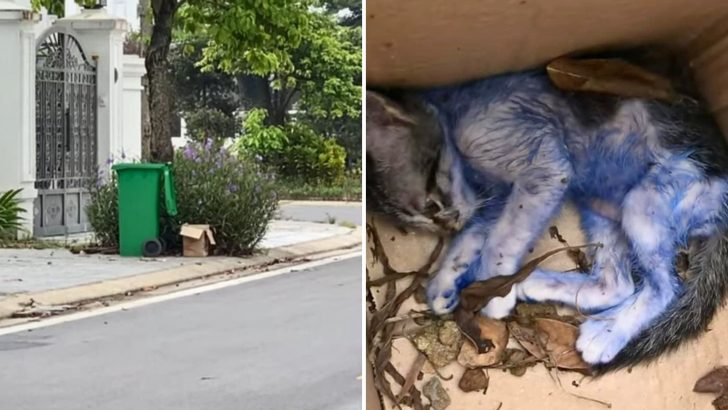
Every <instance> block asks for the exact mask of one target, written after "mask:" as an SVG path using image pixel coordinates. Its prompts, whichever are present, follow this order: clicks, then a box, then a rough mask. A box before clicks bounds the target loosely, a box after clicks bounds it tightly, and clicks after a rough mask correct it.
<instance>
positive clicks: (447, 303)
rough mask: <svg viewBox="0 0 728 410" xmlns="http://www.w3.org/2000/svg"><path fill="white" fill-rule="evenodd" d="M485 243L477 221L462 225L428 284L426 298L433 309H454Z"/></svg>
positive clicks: (474, 268) (441, 311)
mask: <svg viewBox="0 0 728 410" xmlns="http://www.w3.org/2000/svg"><path fill="white" fill-rule="evenodd" d="M484 243H485V233H484V230H483V227H482V226H480V225H478V224H473V225H471V226H470V227H467V228H465V230H463V231H462V232H461V233H460V234H458V235H457V236H456V237H455V239H453V242H452V243H451V245H450V248H449V249H448V252H447V255H446V256H445V259H444V260H443V262H442V264H441V265H440V269H439V270H438V271H437V272H436V273H435V275H434V276H433V277H432V278H430V281H429V283H428V284H427V301H428V304H429V305H430V308H431V309H432V311H433V312H435V313H436V314H439V315H442V314H446V313H450V312H451V311H452V310H453V309H455V307H456V306H457V304H458V300H459V299H458V296H459V294H460V291H461V290H463V289H464V288H465V287H466V286H468V285H470V284H471V283H472V282H473V281H474V280H475V277H476V276H477V273H476V271H477V270H479V269H480V253H481V252H482V249H483V244H484Z"/></svg>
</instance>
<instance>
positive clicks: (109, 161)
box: [106, 155, 114, 165]
mask: <svg viewBox="0 0 728 410" xmlns="http://www.w3.org/2000/svg"><path fill="white" fill-rule="evenodd" d="M113 163H114V156H113V155H112V156H110V157H109V159H107V160H106V165H111V164H113Z"/></svg>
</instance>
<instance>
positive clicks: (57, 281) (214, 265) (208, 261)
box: [0, 221, 361, 319]
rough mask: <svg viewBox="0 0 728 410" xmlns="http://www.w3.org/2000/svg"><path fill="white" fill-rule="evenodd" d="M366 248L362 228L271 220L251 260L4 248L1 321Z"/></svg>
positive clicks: (0, 265)
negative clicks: (32, 306) (29, 310)
mask: <svg viewBox="0 0 728 410" xmlns="http://www.w3.org/2000/svg"><path fill="white" fill-rule="evenodd" d="M360 244H361V229H360V228H358V227H357V228H356V229H351V228H346V227H342V226H338V225H333V224H322V223H313V222H303V221H272V222H271V225H270V227H269V230H268V233H267V234H266V236H265V238H264V239H263V241H262V242H261V245H260V248H262V249H263V250H264V251H263V252H262V253H261V254H259V255H255V256H252V257H247V258H233V257H208V258H183V257H162V258H122V257H120V256H118V255H73V254H71V253H70V252H69V251H68V250H66V249H46V250H33V249H0V319H3V318H7V317H11V316H12V315H13V314H14V313H15V312H17V311H19V310H22V309H23V307H24V305H27V304H28V303H29V302H30V301H31V299H32V300H33V301H34V302H35V303H36V304H38V305H46V306H53V305H63V304H71V303H77V302H81V301H87V300H93V299H98V298H104V297H109V296H114V295H121V294H124V293H128V292H134V291H136V290H140V289H145V288H150V287H159V286H166V285H171V284H174V283H179V282H184V281H189V280H194V279H198V278H201V277H206V276H209V275H214V274H218V273H222V272H228V271H237V270H243V269H245V270H246V271H247V270H249V271H250V272H251V273H252V272H254V271H255V270H256V268H257V267H261V266H265V265H267V264H271V263H275V262H276V261H280V260H285V259H291V258H302V257H307V256H310V255H315V254H317V253H323V252H328V251H334V250H338V249H347V248H355V247H357V246H358V245H360Z"/></svg>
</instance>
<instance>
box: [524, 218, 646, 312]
mask: <svg viewBox="0 0 728 410" xmlns="http://www.w3.org/2000/svg"><path fill="white" fill-rule="evenodd" d="M581 224H582V227H583V228H584V230H585V231H586V233H587V237H588V238H589V242H590V243H599V244H601V247H600V248H599V249H597V250H596V251H595V252H594V260H593V264H592V267H591V272H590V273H589V274H584V273H566V272H553V271H547V270H542V269H537V270H536V271H534V272H533V273H532V274H531V275H530V276H529V277H528V278H527V279H526V280H525V281H524V282H523V283H521V284H520V285H519V286H518V298H519V299H520V300H523V301H527V302H558V303H563V304H566V305H569V306H572V307H576V308H578V309H579V310H580V311H581V312H585V313H586V312H596V311H601V310H604V309H607V308H610V307H612V306H615V305H617V304H619V303H621V302H622V301H624V300H625V299H626V298H628V297H629V296H630V295H631V294H632V293H633V292H634V282H633V281H632V275H631V264H630V256H629V244H628V243H627V238H626V236H625V234H624V232H623V231H622V228H621V226H620V224H619V222H618V221H615V220H612V219H609V218H606V217H604V216H601V215H599V214H597V213H595V212H593V211H592V210H590V209H588V208H582V209H581Z"/></svg>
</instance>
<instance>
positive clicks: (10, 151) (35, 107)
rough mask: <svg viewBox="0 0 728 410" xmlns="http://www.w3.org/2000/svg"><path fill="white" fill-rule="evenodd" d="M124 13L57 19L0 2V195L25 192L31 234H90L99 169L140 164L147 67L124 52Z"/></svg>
mask: <svg viewBox="0 0 728 410" xmlns="http://www.w3.org/2000/svg"><path fill="white" fill-rule="evenodd" d="M120 3H125V5H126V2H120ZM129 3H131V2H129ZM133 7H136V6H135V5H134V6H133ZM128 9H129V7H128V6H127V7H117V9H116V11H114V12H113V13H115V14H110V13H108V12H107V10H104V9H98V10H79V9H78V8H76V9H75V10H78V13H75V14H70V10H71V9H68V10H69V14H67V16H66V17H63V18H60V19H57V18H56V17H55V16H49V15H47V14H37V13H33V12H32V11H31V8H30V1H29V0H0V50H3V53H4V57H5V59H4V62H3V64H2V65H0V89H2V90H3V92H2V93H0V124H2V133H1V134H0V135H1V138H0V192H4V191H7V190H10V189H17V188H22V189H23V191H22V193H21V198H22V201H23V202H22V204H23V207H24V208H25V209H26V210H27V214H26V215H25V217H26V218H27V221H26V224H25V230H26V231H27V232H28V233H30V234H33V235H35V236H51V235H63V234H69V233H75V232H84V231H88V230H89V229H90V227H89V225H88V221H87V219H86V216H85V212H84V208H85V204H86V201H87V197H88V195H87V190H86V186H88V184H89V183H91V182H92V181H94V180H95V178H96V176H97V169H98V170H100V171H101V172H104V173H105V175H108V172H109V166H108V163H107V161H108V159H109V158H111V157H116V158H118V157H119V156H121V155H122V154H123V155H125V156H126V157H128V158H135V157H136V158H138V157H140V156H141V91H142V87H141V77H142V76H143V75H144V62H143V60H142V59H141V58H139V57H137V56H125V55H124V54H123V41H124V37H125V35H126V33H127V32H128V30H129V24H128V23H127V20H126V18H125V17H126V14H125V15H124V16H120V15H119V13H120V11H121V10H124V13H126V12H127V11H128Z"/></svg>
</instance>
